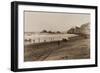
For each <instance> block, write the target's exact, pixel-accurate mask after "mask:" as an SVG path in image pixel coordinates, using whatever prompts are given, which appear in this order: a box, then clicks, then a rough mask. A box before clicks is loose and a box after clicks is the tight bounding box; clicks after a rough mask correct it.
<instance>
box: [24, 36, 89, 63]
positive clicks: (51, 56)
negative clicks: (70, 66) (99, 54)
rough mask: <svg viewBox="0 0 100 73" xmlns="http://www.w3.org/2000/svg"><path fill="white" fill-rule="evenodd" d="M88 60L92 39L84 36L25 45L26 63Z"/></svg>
mask: <svg viewBox="0 0 100 73" xmlns="http://www.w3.org/2000/svg"><path fill="white" fill-rule="evenodd" d="M87 58H90V39H89V38H84V37H82V36H76V37H74V38H70V40H68V41H59V42H58V41H55V42H47V43H46V42H45V43H38V44H30V45H27V46H26V45H24V61H25V62H28V61H47V60H69V59H73V60H74V59H87Z"/></svg>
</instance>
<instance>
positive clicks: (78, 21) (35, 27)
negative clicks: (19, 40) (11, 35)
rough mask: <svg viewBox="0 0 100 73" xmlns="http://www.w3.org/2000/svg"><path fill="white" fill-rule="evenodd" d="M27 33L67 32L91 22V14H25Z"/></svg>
mask: <svg viewBox="0 0 100 73" xmlns="http://www.w3.org/2000/svg"><path fill="white" fill-rule="evenodd" d="M24 15H25V16H24V17H25V19H24V23H25V32H40V31H42V30H44V29H45V30H47V31H61V32H63V31H67V30H69V29H70V28H72V27H75V26H81V25H82V24H84V23H88V22H90V15H89V14H78V13H77V14H75V13H51V12H32V11H31V12H29V11H25V12H24Z"/></svg>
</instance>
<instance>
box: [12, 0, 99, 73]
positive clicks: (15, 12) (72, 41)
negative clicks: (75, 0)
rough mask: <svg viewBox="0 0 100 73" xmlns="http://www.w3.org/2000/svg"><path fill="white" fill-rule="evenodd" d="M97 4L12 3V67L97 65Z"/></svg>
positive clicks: (35, 68)
mask: <svg viewBox="0 0 100 73" xmlns="http://www.w3.org/2000/svg"><path fill="white" fill-rule="evenodd" d="M97 16H98V15H97V6H88V5H72V4H56V3H55V4H54V3H38V2H20V1H14V2H12V3H11V70H12V71H14V72H19V71H36V70H52V69H69V68H84V67H97V65H98V63H97V54H98V53H97V52H98V48H97V44H98V43H97V42H98V41H97V40H98V37H97V35H98V34H97V33H98V31H97V25H98V24H97Z"/></svg>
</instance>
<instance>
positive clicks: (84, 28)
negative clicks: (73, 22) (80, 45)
mask: <svg viewBox="0 0 100 73" xmlns="http://www.w3.org/2000/svg"><path fill="white" fill-rule="evenodd" d="M67 33H70V34H77V35H86V36H87V35H88V36H89V35H90V23H86V24H83V25H81V26H80V27H75V28H71V29H69V30H68V31H67Z"/></svg>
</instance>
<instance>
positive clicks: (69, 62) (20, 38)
mask: <svg viewBox="0 0 100 73" xmlns="http://www.w3.org/2000/svg"><path fill="white" fill-rule="evenodd" d="M24 10H30V11H49V12H71V13H90V14H91V25H90V29H91V32H90V35H91V38H90V41H91V43H90V48H91V50H90V57H91V58H90V59H80V60H60V61H42V62H40V61H39V62H24V45H23V44H24V43H23V39H24V38H23V32H24V31H23V30H24V25H23V11H24ZM88 64H95V10H94V9H82V8H81V9H80V8H67V7H66V8H63V7H46V6H33V5H32V6H31V5H28V6H27V5H19V6H18V68H19V69H22V68H38V67H53V66H71V65H88Z"/></svg>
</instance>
